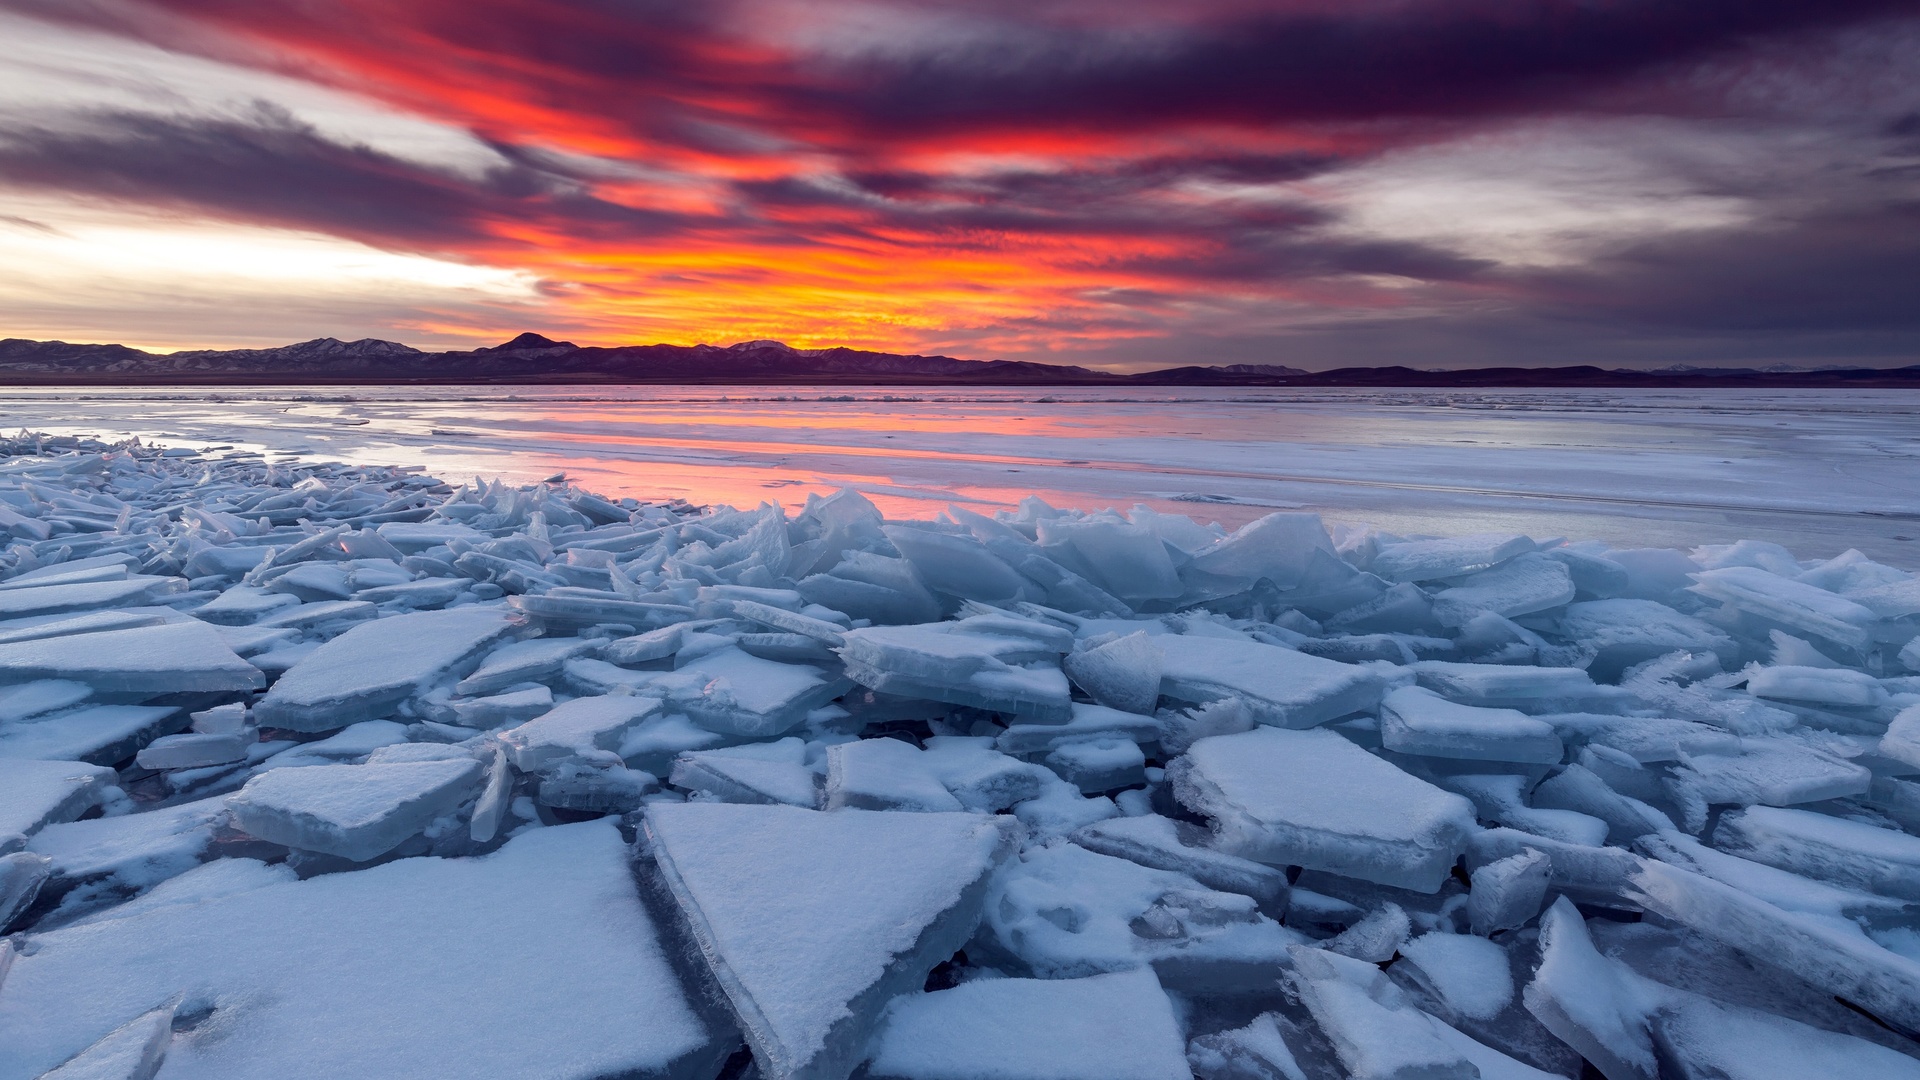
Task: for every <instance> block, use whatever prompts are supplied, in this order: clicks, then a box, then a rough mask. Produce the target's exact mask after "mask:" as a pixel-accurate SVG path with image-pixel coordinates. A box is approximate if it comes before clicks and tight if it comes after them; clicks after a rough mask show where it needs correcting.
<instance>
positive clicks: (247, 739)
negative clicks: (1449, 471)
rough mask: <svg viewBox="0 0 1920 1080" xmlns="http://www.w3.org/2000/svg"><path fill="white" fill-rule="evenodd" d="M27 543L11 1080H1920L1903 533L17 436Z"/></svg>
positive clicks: (14, 697)
mask: <svg viewBox="0 0 1920 1080" xmlns="http://www.w3.org/2000/svg"><path fill="white" fill-rule="evenodd" d="M0 530H3V531H4V533H5V534H6V536H7V537H8V538H10V539H9V543H8V546H7V547H6V548H5V550H4V552H0V934H9V935H10V936H7V937H0V1047H4V1048H5V1052H4V1053H0V1080H12V1078H15V1077H19V1078H22V1080H28V1078H33V1077H39V1076H42V1075H53V1076H80V1075H88V1076H92V1075H111V1076H114V1077H134V1076H139V1077H145V1076H149V1075H157V1076H161V1077H199V1076H207V1077H213V1076H234V1075H275V1076H280V1075H285V1076H291V1077H301V1076H313V1077H322V1076H328V1077H331V1076H339V1075H359V1076H409V1077H411V1076H449V1077H451V1076H473V1075H506V1074H512V1075H547V1076H559V1077H580V1078H583V1080H585V1078H591V1077H601V1076H610V1075H623V1076H625V1075H631V1076H661V1077H676V1078H689V1080H695V1078H697V1080H708V1078H714V1077H718V1076H722V1075H725V1076H730V1077H738V1076H742V1075H749V1074H757V1075H759V1076H762V1077H769V1078H771V1077H783V1078H795V1080H799V1078H807V1080H814V1078H832V1080H843V1078H846V1077H849V1076H851V1075H854V1074H863V1075H867V1076H871V1077H875V1078H881V1077H888V1078H895V1077H897V1078H903V1080H905V1078H911V1080H936V1078H941V1080H946V1078H950V1080H973V1078H976V1077H977V1078H982V1080H985V1078H988V1077H994V1078H1010V1080H1018V1078H1026V1077H1031V1078H1034V1080H1064V1078H1073V1077H1085V1078H1087V1080H1109V1078H1117V1077H1133V1076H1138V1077H1143V1078H1146V1077H1151V1078H1160V1077H1168V1078H1175V1077H1189V1076H1198V1077H1200V1078H1201V1080H1245V1078H1256V1077H1257V1078H1274V1077H1287V1078H1289V1080H1301V1078H1312V1080H1320V1078H1323V1077H1327V1078H1330V1077H1341V1076H1365V1077H1415V1076H1419V1077H1474V1076H1479V1077H1487V1078H1492V1077H1541V1076H1563V1077H1578V1076H1580V1075H1582V1074H1583V1070H1585V1069H1588V1068H1592V1069H1594V1070H1598V1072H1599V1073H1600V1074H1601V1075H1605V1076H1607V1077H1608V1078H1609V1080H1621V1078H1624V1077H1646V1078H1653V1077H1660V1076H1677V1077H1694V1076H1716V1077H1747V1076H1762V1075H1794V1076H1814V1075H1861V1076H1867V1075H1871V1076H1876V1077H1877V1076H1889V1077H1894V1076H1920V1044H1917V1043H1916V1041H1915V1035H1916V1033H1920V1007H1917V1006H1916V1005H1915V1002H1916V1001H1920V577H1916V576H1914V575H1913V574H1910V573H1908V572H1906V571H1904V570H1901V569H1898V568H1894V567H1889V566H1885V565H1881V564H1878V563H1874V562H1872V561H1871V560H1868V559H1866V558H1864V557H1863V556H1860V555H1859V554H1858V553H1847V554H1844V555H1842V556H1839V557H1837V558H1834V559H1829V560H1825V561H1806V562H1803V561H1800V560H1797V559H1795V558H1794V557H1793V556H1792V554H1791V553H1789V552H1787V551H1785V550H1784V549H1782V548H1779V547H1777V546H1776V545H1770V544H1755V543H1741V544H1733V545H1723V546H1710V547H1702V548H1698V549H1695V550H1693V551H1691V552H1682V551H1666V550H1648V549H1630V550H1619V549H1613V548H1609V547H1607V546H1606V545H1604V544H1598V543H1567V542H1564V541H1560V540H1545V541H1542V540H1535V539H1533V538H1529V537H1524V536H1513V535H1505V534H1484V535H1479V536H1471V537H1455V538H1445V537H1401V536H1393V535H1389V534H1386V533H1381V532H1377V531H1370V530H1354V529H1342V530H1338V531H1336V532H1334V533H1329V532H1328V531H1327V530H1326V529H1325V528H1324V527H1323V526H1322V524H1321V523H1320V521H1319V519H1318V518H1316V517H1314V516H1313V515H1310V514H1300V513H1278V514H1272V515H1269V516H1268V517H1265V518H1262V519H1260V520H1259V521H1256V522H1254V523H1253V524H1251V525H1248V526H1246V527H1244V528H1242V529H1239V530H1236V531H1233V532H1228V531H1227V530H1224V529H1220V528H1218V527H1215V526H1208V525H1203V524H1199V523H1196V522H1194V521H1191V520H1189V519H1187V518H1182V517H1173V516H1169V515H1164V514H1158V513H1155V512H1152V511H1149V510H1146V509H1144V508H1138V509H1135V510H1134V511H1132V512H1130V513H1127V514H1118V513H1114V512H1111V511H1108V512H1102V513H1094V514H1084V513H1077V512H1071V511H1059V510H1055V509H1053V508H1051V507H1047V506H1046V505H1044V504H1043V503H1040V502H1039V501H1038V500H1028V501H1027V502H1025V503H1023V504H1022V505H1021V507H1020V509H1019V510H1018V511H1015V512H1009V513H1001V514H996V515H993V516H986V515H983V514H979V513H976V512H973V511H969V510H965V509H961V508H953V509H950V510H949V511H948V513H947V514H945V515H942V516H941V517H939V518H937V519H935V520H932V521H888V520H885V519H884V518H883V516H882V515H881V514H880V512H879V511H878V510H877V509H876V508H875V507H874V506H873V505H872V503H870V502H868V501H867V500H866V499H865V498H863V497H861V496H860V495H858V494H857V493H854V492H841V493H839V494H837V495H834V496H832V497H829V498H825V499H820V498H810V499H809V500H808V502H807V504H806V505H805V506H804V507H801V508H800V509H799V510H798V511H797V512H796V513H791V514H789V513H788V512H786V511H785V510H783V509H782V508H780V507H777V506H772V505H766V506H761V507H758V508H755V509H751V510H736V509H732V508H728V507H715V508H702V507H695V506H691V505H688V504H685V503H671V504H643V503H640V502H637V501H634V500H622V501H614V500H608V499H604V498H601V497H598V496H595V495H592V494H589V493H586V492H582V491H580V490H578V489H576V488H573V487H571V486H568V485H567V484H566V482H565V481H564V480H560V479H556V480H554V481H551V482H548V483H544V484H539V485H533V486H530V487H523V488H513V487H508V486H505V485H500V484H492V483H484V482H476V483H474V484H469V485H466V486H462V487H454V486H451V485H446V484H442V483H440V482H438V481H436V480H433V479H431V478H429V477H425V476H421V475H419V474H417V473H414V472H410V471H406V470H396V469H376V468H358V467H349V466H343V465H334V464H313V463H306V462H299V461H293V460H271V461H270V460H268V459H265V458H263V457H261V456H259V455H255V454H250V453H247V452H243V451H219V450H216V451H206V452H194V451H189V450H170V451H165V452H157V451H155V450H153V449H151V448H148V447H145V446H142V445H140V444H138V443H127V444H121V445H103V444H98V443H90V442H85V441H81V440H73V439H49V438H44V437H39V438H36V437H31V436H26V437H22V438H20V439H15V440H10V441H5V442H0ZM749 1059H751V1062H752V1064H751V1065H749V1064H748V1060H749Z"/></svg>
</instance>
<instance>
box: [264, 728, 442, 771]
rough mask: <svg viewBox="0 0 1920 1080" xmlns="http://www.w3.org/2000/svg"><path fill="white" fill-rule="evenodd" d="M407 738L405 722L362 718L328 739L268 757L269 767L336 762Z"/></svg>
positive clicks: (298, 745)
mask: <svg viewBox="0 0 1920 1080" xmlns="http://www.w3.org/2000/svg"><path fill="white" fill-rule="evenodd" d="M406 741H407V729H406V725H404V724H396V723H394V722H393V721H391V720H362V721H360V722H359V723H357V724H350V725H348V726H347V727H344V728H342V729H340V730H339V731H336V732H334V733H333V734H331V735H329V736H327V737H326V738H324V739H319V740H316V741H314V742H308V743H299V744H297V745H295V746H292V747H289V748H288V749H286V750H283V751H281V752H280V753H278V754H275V755H274V756H273V757H271V758H269V759H267V765H266V767H267V768H272V769H284V768H292V767H296V766H306V765H336V764H339V763H341V762H345V761H353V760H357V759H360V758H364V757H366V756H367V755H368V754H371V753H373V752H374V751H375V750H378V749H380V748H381V747H383V746H393V745H395V744H396V743H404V742H406Z"/></svg>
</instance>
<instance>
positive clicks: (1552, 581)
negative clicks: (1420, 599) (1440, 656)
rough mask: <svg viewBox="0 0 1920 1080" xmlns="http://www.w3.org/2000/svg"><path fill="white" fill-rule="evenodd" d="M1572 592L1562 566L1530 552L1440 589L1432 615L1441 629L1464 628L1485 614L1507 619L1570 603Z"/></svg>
mask: <svg viewBox="0 0 1920 1080" xmlns="http://www.w3.org/2000/svg"><path fill="white" fill-rule="evenodd" d="M1574 591H1575V590H1574V587H1573V575H1572V574H1571V573H1569V572H1568V570H1567V565H1566V564H1565V563H1563V562H1561V561H1559V560H1558V559H1551V558H1548V557H1547V556H1546V555H1543V554H1541V553H1540V552H1537V551H1530V552H1527V553H1526V554H1523V555H1520V556H1518V557H1516V558H1514V559H1512V560H1511V561H1509V562H1506V563H1503V564H1502V565H1500V566H1498V567H1495V568H1494V569H1492V570H1482V571H1480V572H1479V573H1477V574H1470V575H1468V576H1466V577H1463V578H1460V579H1459V580H1458V582H1457V583H1456V584H1454V585H1453V586H1452V587H1450V588H1446V589H1442V590H1440V591H1439V592H1438V593H1436V594H1434V597H1433V614H1434V617H1435V618H1437V619H1439V620H1440V625H1442V626H1463V625H1465V624H1466V623H1467V622H1468V621H1469V620H1471V619H1472V618H1473V617H1474V616H1476V615H1479V614H1481V613H1482V612H1487V611H1491V612H1493V613H1494V614H1495V615H1500V616H1503V617H1506V618H1512V617H1514V616H1516V615H1531V614H1533V613H1535V612H1538V611H1546V610H1548V609H1549V608H1556V607H1560V606H1561V605H1563V604H1566V603H1569V602H1571V601H1572V600H1573V597H1574Z"/></svg>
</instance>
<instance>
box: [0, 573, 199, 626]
mask: <svg viewBox="0 0 1920 1080" xmlns="http://www.w3.org/2000/svg"><path fill="white" fill-rule="evenodd" d="M182 584H183V583H182V582H181V580H180V579H179V578H167V577H148V576H145V575H142V576H139V577H130V578H126V579H124V580H120V581H89V582H77V583H73V584H67V585H35V586H30V587H26V588H18V589H0V619H19V618H24V617H26V616H30V615H64V614H66V613H68V612H77V611H96V610H98V609H100V608H120V607H139V606H141V605H142V604H149V603H153V602H154V601H155V600H156V599H157V598H159V597H162V596H164V595H165V594H167V593H169V592H173V591H176V590H178V589H179V588H180V587H181V585H182Z"/></svg>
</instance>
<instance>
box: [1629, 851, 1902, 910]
mask: <svg viewBox="0 0 1920 1080" xmlns="http://www.w3.org/2000/svg"><path fill="white" fill-rule="evenodd" d="M1633 846H1634V848H1635V849H1636V850H1638V851H1640V852H1641V853H1642V854H1644V855H1646V856H1647V857H1648V858H1652V859H1658V860H1660V861H1661V862H1663V863H1667V864H1668V865H1671V866H1677V867H1679V868H1681V869H1682V870H1691V871H1693V872H1694V873H1696V874H1700V875H1702V876H1704V877H1710V878H1712V879H1713V880H1715V881H1718V882H1721V883H1722V884H1726V885H1731V886H1733V887H1734V888H1736V889H1739V890H1740V891H1741V892H1744V893H1746V894H1748V895H1750V896H1752V897H1754V898H1755V899H1759V900H1764V901H1766V902H1767V903H1769V904H1772V905H1773V906H1774V907H1777V908H1781V909H1783V910H1786V911H1799V912H1804V913H1806V914H1809V915H1827V916H1831V917H1834V918H1848V919H1851V918H1856V917H1862V916H1865V917H1873V916H1878V915H1888V914H1893V913H1896V912H1900V911H1902V910H1903V909H1905V908H1906V906H1907V902H1906V901H1904V900H1900V899H1897V898H1893V897H1886V896H1874V895H1871V894H1869V893H1864V892H1858V891H1856V890H1854V889H1850V888H1845V887H1843V886H1839V885H1830V884H1828V883H1826V882H1824V881H1816V880H1814V879H1813V878H1810V877H1803V876H1801V875H1799V874H1796V873H1792V872H1790V871H1787V870H1782V869H1779V868H1777V867H1773V866H1769V865H1767V864H1766V863H1761V862H1755V861H1753V860H1751V859H1744V858H1741V857H1740V856H1738V855H1729V854H1727V853H1726V852H1724V851H1717V850H1715V849H1713V848H1710V847H1708V846H1706V845H1705V844H1702V843H1701V842H1700V841H1698V840H1695V839H1694V838H1693V837H1691V836H1688V835H1686V834H1685V833H1681V832H1663V833H1659V834H1656V835H1653V836H1643V837H1641V838H1639V839H1638V840H1636V841H1634V845H1633Z"/></svg>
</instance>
